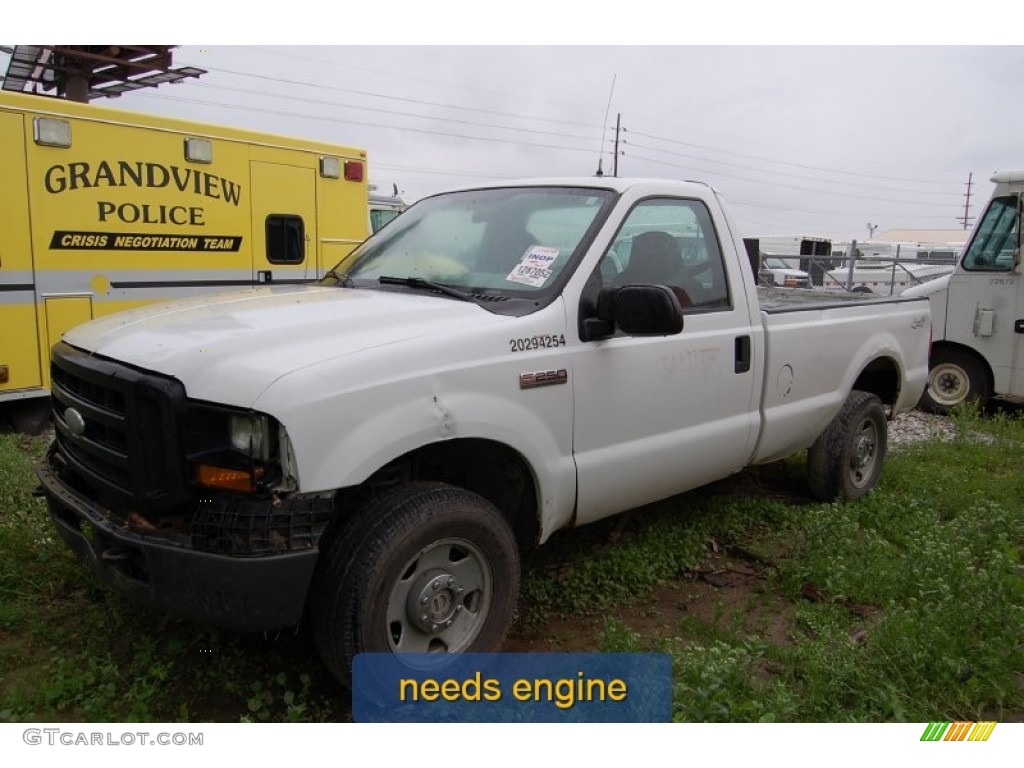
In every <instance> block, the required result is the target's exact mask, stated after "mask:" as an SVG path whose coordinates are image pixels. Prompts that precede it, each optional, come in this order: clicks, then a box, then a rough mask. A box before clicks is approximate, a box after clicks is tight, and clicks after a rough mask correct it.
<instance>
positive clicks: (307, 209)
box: [252, 161, 317, 283]
mask: <svg viewBox="0 0 1024 768" xmlns="http://www.w3.org/2000/svg"><path fill="white" fill-rule="evenodd" d="M252 229H253V233H252V242H253V282H256V283H294V282H306V281H310V280H315V279H316V277H317V266H316V243H317V221H316V171H314V170H313V169H312V168H302V167H298V166H294V165H283V164H280V163H268V162H257V161H254V162H253V163H252Z"/></svg>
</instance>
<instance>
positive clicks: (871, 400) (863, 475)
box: [807, 390, 888, 501]
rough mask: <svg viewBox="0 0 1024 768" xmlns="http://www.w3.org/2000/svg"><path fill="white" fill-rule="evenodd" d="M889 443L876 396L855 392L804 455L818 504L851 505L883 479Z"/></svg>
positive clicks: (880, 406)
mask: <svg viewBox="0 0 1024 768" xmlns="http://www.w3.org/2000/svg"><path fill="white" fill-rule="evenodd" d="M887 441H888V422H887V421H886V418H885V408H884V407H883V406H882V401H881V400H879V399H878V396H877V395H873V394H871V393H870V392H861V391H860V390H854V391H853V392H851V393H850V396H849V397H847V398H846V402H845V403H844V404H843V407H842V410H840V411H839V413H838V414H837V415H836V417H835V418H834V419H832V422H831V423H830V424H829V425H828V428H827V429H826V430H825V431H824V432H822V433H821V435H820V436H819V437H818V439H817V440H815V441H814V445H812V446H811V447H810V448H809V449H808V451H807V480H808V484H809V485H810V489H811V494H812V495H813V496H814V497H815V498H817V499H820V500H821V501H836V500H846V501H853V500H855V499H859V498H860V497H862V496H864V495H865V494H867V493H868V492H869V491H871V489H873V488H874V487H875V486H876V485H877V484H878V480H879V478H881V476H882V464H883V463H884V461H885V450H886V445H887Z"/></svg>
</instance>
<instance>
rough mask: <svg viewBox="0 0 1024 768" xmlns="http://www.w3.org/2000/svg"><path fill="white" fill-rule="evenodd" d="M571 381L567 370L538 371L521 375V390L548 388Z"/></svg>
mask: <svg viewBox="0 0 1024 768" xmlns="http://www.w3.org/2000/svg"><path fill="white" fill-rule="evenodd" d="M568 381H569V372H568V371H567V370H566V369H565V368H559V369H558V370H557V371H537V372H536V373H520V374H519V388H520V389H533V388H535V387H547V386H550V385H552V384H565V383H567V382H568Z"/></svg>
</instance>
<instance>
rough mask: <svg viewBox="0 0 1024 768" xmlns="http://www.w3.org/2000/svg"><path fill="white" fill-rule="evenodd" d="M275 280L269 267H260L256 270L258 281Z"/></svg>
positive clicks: (268, 281)
mask: <svg viewBox="0 0 1024 768" xmlns="http://www.w3.org/2000/svg"><path fill="white" fill-rule="evenodd" d="M273 281H274V275H273V274H272V273H271V271H270V270H269V269H258V270H256V282H257V283H272V282H273Z"/></svg>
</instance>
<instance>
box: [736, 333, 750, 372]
mask: <svg viewBox="0 0 1024 768" xmlns="http://www.w3.org/2000/svg"><path fill="white" fill-rule="evenodd" d="M749 370H750V337H749V336H737V337H736V368H735V371H736V373H746V372H747V371H749Z"/></svg>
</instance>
